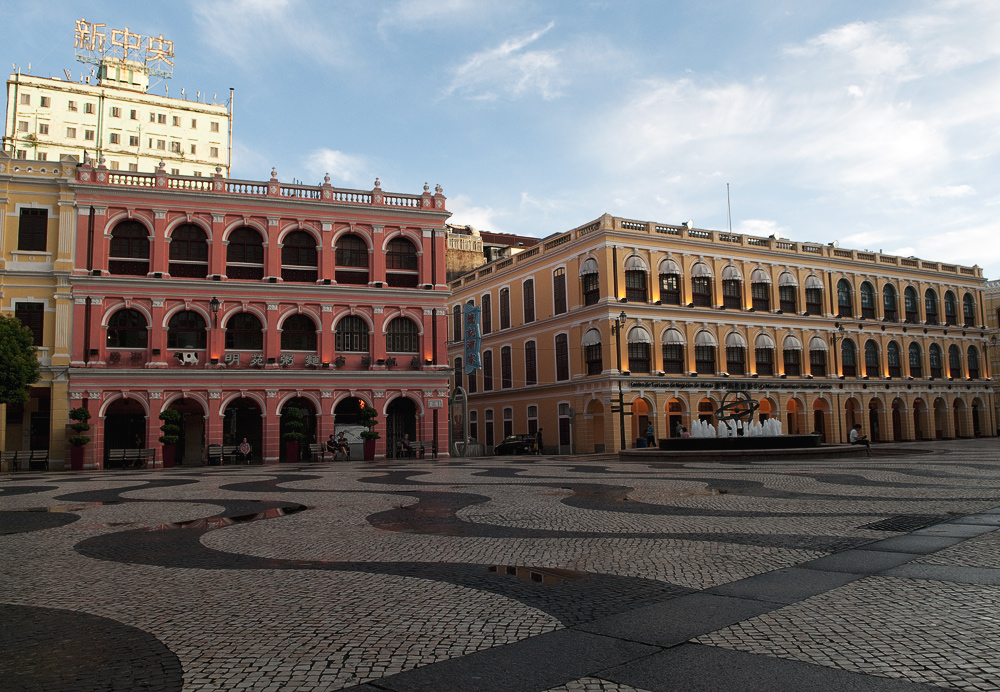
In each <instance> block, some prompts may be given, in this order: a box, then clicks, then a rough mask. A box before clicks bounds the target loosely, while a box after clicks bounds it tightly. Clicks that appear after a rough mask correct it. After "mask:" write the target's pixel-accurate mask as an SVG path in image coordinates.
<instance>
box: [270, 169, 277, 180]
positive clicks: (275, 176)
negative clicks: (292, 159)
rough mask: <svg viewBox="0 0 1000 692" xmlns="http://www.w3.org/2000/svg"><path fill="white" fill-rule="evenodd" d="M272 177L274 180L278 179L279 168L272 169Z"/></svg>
mask: <svg viewBox="0 0 1000 692" xmlns="http://www.w3.org/2000/svg"><path fill="white" fill-rule="evenodd" d="M271 177H272V178H277V177H278V169H277V168H273V167H272V168H271Z"/></svg>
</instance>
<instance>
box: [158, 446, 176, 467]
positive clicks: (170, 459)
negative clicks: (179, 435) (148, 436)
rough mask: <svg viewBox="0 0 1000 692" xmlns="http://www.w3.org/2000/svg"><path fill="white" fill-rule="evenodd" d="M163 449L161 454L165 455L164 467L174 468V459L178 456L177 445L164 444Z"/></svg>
mask: <svg viewBox="0 0 1000 692" xmlns="http://www.w3.org/2000/svg"><path fill="white" fill-rule="evenodd" d="M161 449H162V452H161V454H162V455H163V468H165V469H170V468H173V467H174V461H175V460H176V458H177V445H163V447H162V448H161Z"/></svg>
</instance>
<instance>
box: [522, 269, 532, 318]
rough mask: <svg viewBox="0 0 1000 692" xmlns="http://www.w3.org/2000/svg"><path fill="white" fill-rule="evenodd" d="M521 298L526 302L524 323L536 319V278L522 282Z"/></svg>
mask: <svg viewBox="0 0 1000 692" xmlns="http://www.w3.org/2000/svg"><path fill="white" fill-rule="evenodd" d="M521 299H522V302H523V304H524V324H530V323H531V322H534V321H535V280H534V279H526V280H525V281H524V283H522V284H521Z"/></svg>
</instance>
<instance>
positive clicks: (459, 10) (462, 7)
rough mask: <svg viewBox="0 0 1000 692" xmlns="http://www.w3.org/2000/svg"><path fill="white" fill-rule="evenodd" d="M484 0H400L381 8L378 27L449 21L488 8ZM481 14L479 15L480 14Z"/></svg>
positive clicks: (416, 27)
mask: <svg viewBox="0 0 1000 692" xmlns="http://www.w3.org/2000/svg"><path fill="white" fill-rule="evenodd" d="M492 5H493V3H487V2H484V0H401V1H400V2H397V3H395V4H393V5H391V6H389V7H386V8H385V9H383V10H382V16H381V17H380V18H379V23H378V26H379V29H385V28H388V27H393V28H395V29H401V30H422V29H424V28H426V27H427V25H428V24H429V23H432V22H435V23H436V22H445V23H450V21H449V20H455V19H464V18H466V17H469V16H471V15H474V14H477V13H480V12H482V11H484V10H488V9H489V8H490V7H491V6H492ZM480 16H481V15H480Z"/></svg>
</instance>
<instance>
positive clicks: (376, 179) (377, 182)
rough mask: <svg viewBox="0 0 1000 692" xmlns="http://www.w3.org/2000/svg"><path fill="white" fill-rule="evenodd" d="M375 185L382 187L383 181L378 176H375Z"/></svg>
mask: <svg viewBox="0 0 1000 692" xmlns="http://www.w3.org/2000/svg"><path fill="white" fill-rule="evenodd" d="M375 187H382V181H381V180H379V179H378V178H375Z"/></svg>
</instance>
